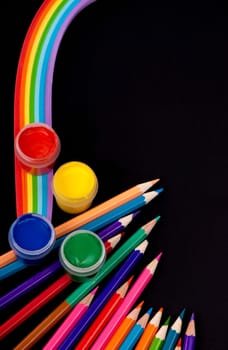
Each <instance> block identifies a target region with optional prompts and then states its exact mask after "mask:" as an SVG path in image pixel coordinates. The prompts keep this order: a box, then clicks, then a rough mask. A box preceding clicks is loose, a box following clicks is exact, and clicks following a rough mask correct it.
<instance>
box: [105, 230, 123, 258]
mask: <svg viewBox="0 0 228 350" xmlns="http://www.w3.org/2000/svg"><path fill="white" fill-rule="evenodd" d="M123 236H124V232H122V233H119V234H118V235H116V236H113V237H111V238H109V239H108V240H107V241H105V242H104V245H105V249H106V253H111V251H112V250H113V249H114V248H115V247H116V246H117V244H118V243H119V241H120V240H121V238H122V237H123Z"/></svg>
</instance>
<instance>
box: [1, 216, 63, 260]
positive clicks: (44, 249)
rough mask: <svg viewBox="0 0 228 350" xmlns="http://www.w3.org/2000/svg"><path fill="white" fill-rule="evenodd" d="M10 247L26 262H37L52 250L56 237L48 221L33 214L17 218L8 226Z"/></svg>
mask: <svg viewBox="0 0 228 350" xmlns="http://www.w3.org/2000/svg"><path fill="white" fill-rule="evenodd" d="M8 240H9V244H10V247H11V248H12V249H13V250H14V252H15V254H16V255H17V256H18V257H19V258H22V259H23V260H25V261H26V262H28V263H30V262H33V263H34V262H39V261H40V260H41V259H43V258H44V257H45V256H46V255H47V254H48V253H49V252H50V251H51V250H52V248H53V246H54V244H55V241H56V236H55V230H54V227H53V226H52V224H51V223H50V222H49V220H48V219H47V218H46V217H44V216H42V215H40V214H34V213H27V214H23V215H21V216H19V217H18V218H17V219H16V220H15V221H14V222H13V224H12V225H11V226H10V229H9V233H8Z"/></svg>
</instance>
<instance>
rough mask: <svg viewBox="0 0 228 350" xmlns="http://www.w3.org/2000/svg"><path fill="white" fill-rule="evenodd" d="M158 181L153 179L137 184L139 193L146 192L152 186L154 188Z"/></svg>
mask: <svg viewBox="0 0 228 350" xmlns="http://www.w3.org/2000/svg"><path fill="white" fill-rule="evenodd" d="M158 181H160V179H155V180H151V181H147V182H143V183H141V184H139V185H138V186H139V188H140V190H141V192H142V193H143V192H146V191H147V190H148V189H149V188H151V187H152V186H154V185H155V184H156V183H157V182H158Z"/></svg>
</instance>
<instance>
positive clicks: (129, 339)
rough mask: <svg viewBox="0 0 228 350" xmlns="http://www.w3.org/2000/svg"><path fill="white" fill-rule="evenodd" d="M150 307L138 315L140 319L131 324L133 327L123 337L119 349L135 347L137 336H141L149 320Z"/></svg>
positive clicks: (125, 349) (127, 349) (129, 349)
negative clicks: (141, 314)
mask: <svg viewBox="0 0 228 350" xmlns="http://www.w3.org/2000/svg"><path fill="white" fill-rule="evenodd" d="M151 312H152V308H150V309H149V310H147V312H146V313H145V314H144V315H143V316H141V317H140V319H139V320H138V321H137V322H136V324H135V325H134V326H133V328H132V329H131V330H130V332H129V333H128V335H127V336H126V338H125V339H124V341H123V343H122V344H121V346H120V347H119V350H132V349H134V347H135V344H136V343H137V342H138V340H139V338H140V337H141V335H142V333H143V331H144V329H145V327H146V325H147V322H148V320H149V317H150V315H151Z"/></svg>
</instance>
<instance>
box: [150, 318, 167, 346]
mask: <svg viewBox="0 0 228 350" xmlns="http://www.w3.org/2000/svg"><path fill="white" fill-rule="evenodd" d="M169 323H170V316H169V317H168V318H167V320H166V321H165V322H164V323H163V325H162V326H161V327H160V328H159V329H158V331H157V333H156V334H155V337H154V338H153V340H152V343H151V344H150V347H149V350H161V349H163V345H164V342H165V338H166V335H167V332H168V327H169Z"/></svg>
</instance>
